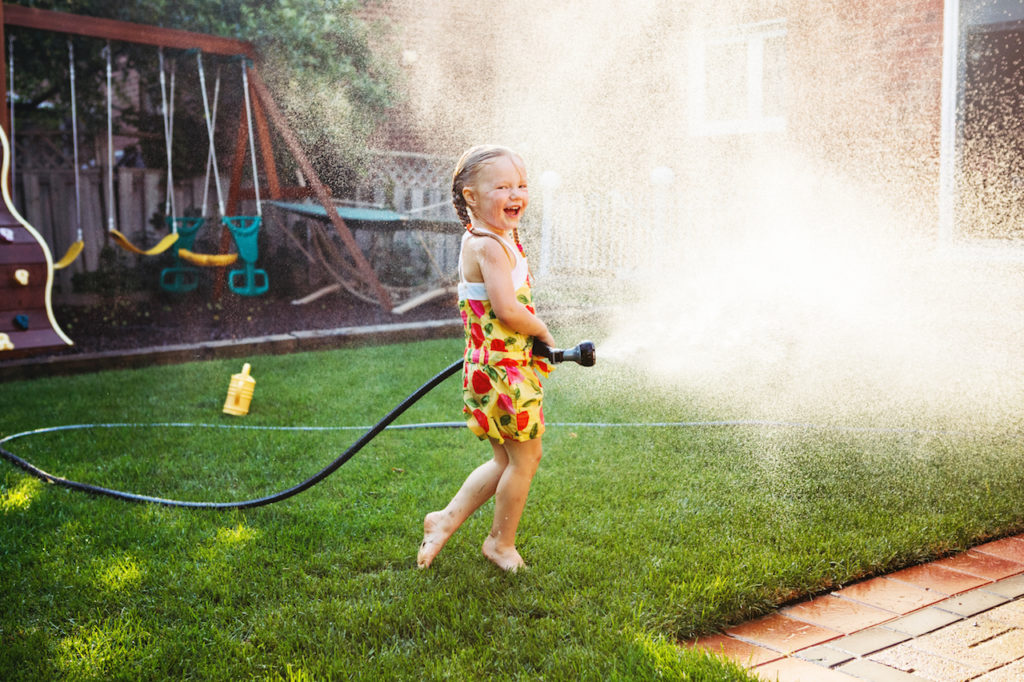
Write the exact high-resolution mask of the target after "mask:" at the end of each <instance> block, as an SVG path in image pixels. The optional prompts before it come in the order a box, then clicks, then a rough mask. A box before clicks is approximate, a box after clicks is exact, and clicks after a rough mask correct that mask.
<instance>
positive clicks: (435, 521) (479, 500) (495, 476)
mask: <svg viewBox="0 0 1024 682" xmlns="http://www.w3.org/2000/svg"><path fill="white" fill-rule="evenodd" d="M507 442H508V441H506V443H507ZM491 448H493V450H494V458H493V459H491V460H490V461H488V462H484V463H483V464H481V465H480V466H478V467H477V468H476V469H474V470H473V472H472V473H471V474H470V475H469V476H468V477H466V481H465V483H463V484H462V487H461V488H459V492H457V493H455V497H453V498H452V501H451V502H449V503H448V506H447V507H445V508H444V509H442V510H441V511H435V512H430V513H429V514H427V516H426V518H425V519H423V543H422V544H420V551H419V555H418V556H417V558H416V563H417V564H418V565H419V567H420V568H427V567H428V566H430V564H431V562H432V561H433V560H434V557H436V556H437V553H438V552H440V551H441V548H442V547H444V543H446V542H448V538H450V537H451V536H452V533H454V532H455V531H456V530H458V528H459V526H461V525H462V522H463V521H465V520H466V519H468V518H469V516H470V514H472V513H473V512H475V511H476V510H477V509H478V508H479V507H480V505H482V504H483V503H484V502H486V501H487V500H489V499H491V496H492V495H494V491H495V489H496V488H497V487H498V481H499V479H500V478H501V474H502V472H503V471H505V468H506V467H507V466H508V462H509V456H508V453H507V452H506V451H505V447H504V446H503V445H502V444H500V443H498V442H497V441H493V440H492V441H491Z"/></svg>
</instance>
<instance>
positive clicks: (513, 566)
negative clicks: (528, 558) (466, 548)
mask: <svg viewBox="0 0 1024 682" xmlns="http://www.w3.org/2000/svg"><path fill="white" fill-rule="evenodd" d="M481 551H482V552H483V555H484V556H485V557H487V558H488V559H490V560H491V561H492V562H493V563H494V564H495V565H497V567H498V568H500V569H501V570H503V571H511V572H512V573H515V572H516V571H518V570H519V569H521V568H524V569H525V568H526V562H525V561H523V557H521V556H519V552H517V551H516V548H515V547H510V548H505V549H503V548H499V547H498V539H497V538H495V537H493V536H490V535H488V536H487V539H486V540H484V546H483V548H482V549H481Z"/></svg>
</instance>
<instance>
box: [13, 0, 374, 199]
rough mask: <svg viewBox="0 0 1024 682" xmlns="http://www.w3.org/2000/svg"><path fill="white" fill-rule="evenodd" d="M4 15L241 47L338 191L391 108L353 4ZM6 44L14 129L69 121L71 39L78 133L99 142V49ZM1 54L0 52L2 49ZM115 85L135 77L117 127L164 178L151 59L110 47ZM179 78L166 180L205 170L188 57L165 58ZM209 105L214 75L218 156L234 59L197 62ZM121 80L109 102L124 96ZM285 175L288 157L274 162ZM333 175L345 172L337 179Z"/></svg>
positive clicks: (24, 1)
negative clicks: (106, 24)
mask: <svg viewBox="0 0 1024 682" xmlns="http://www.w3.org/2000/svg"><path fill="white" fill-rule="evenodd" d="M13 4H16V5H23V6H27V7H35V8H39V9H49V10H56V11H61V12H69V13H73V14H81V15H87V16H95V17H103V18H109V19H117V20H121V21H129V22H135V23H140V24H150V25H155V26H161V27H165V28H176V29H183V30H188V31H196V32H200V33H209V34H213V35H219V36H224V37H230V38H236V39H240V40H247V41H250V42H252V43H253V45H254V46H255V47H256V50H257V52H258V54H259V55H260V62H259V65H258V67H259V69H260V73H261V75H262V76H263V78H264V80H266V81H267V83H268V86H269V87H270V89H271V92H273V93H274V96H275V100H276V101H277V102H278V104H279V105H280V106H281V108H282V109H283V110H284V112H285V114H286V116H287V117H288V120H289V122H290V124H291V127H292V128H293V130H295V132H296V133H297V134H298V136H299V138H300V140H301V141H302V143H303V146H304V148H305V149H306V151H307V153H309V154H310V156H311V158H312V160H313V162H314V165H315V166H316V167H317V169H318V172H320V173H321V175H322V177H324V179H325V180H326V181H328V182H329V183H330V184H332V185H334V186H335V187H336V188H338V187H340V186H344V184H345V183H346V182H348V181H351V179H352V169H355V168H357V167H358V165H359V162H360V160H361V158H362V157H363V153H364V152H365V147H366V144H367V142H366V141H367V139H368V137H369V135H370V134H371V132H372V131H373V129H374V128H375V127H376V125H377V124H378V122H379V121H381V120H382V118H383V117H384V116H386V115H387V112H388V110H389V108H390V107H391V105H392V103H393V98H394V91H393V88H392V87H391V76H390V74H389V72H388V70H387V68H386V67H385V66H384V65H382V64H381V63H380V62H379V61H378V60H377V59H376V58H375V56H374V54H373V52H372V50H371V49H370V45H369V38H370V36H369V28H368V26H367V25H366V23H365V22H363V21H362V20H361V19H360V17H359V13H358V10H359V9H360V8H361V6H362V4H363V3H360V2H357V1H355V0H277V1H275V2H270V1H262V2H252V1H251V0H250V1H246V0H15V2H13ZM7 34H8V36H12V37H13V38H14V45H15V67H16V69H15V89H16V93H17V100H16V102H17V105H16V114H15V115H16V117H17V118H18V119H19V121H21V122H22V123H23V124H27V125H30V126H38V127H50V128H54V127H59V128H62V129H66V128H67V127H68V122H69V117H70V104H71V103H70V93H69V83H68V71H69V70H68V52H67V41H68V40H69V38H70V39H71V40H72V41H73V43H74V49H75V55H76V74H77V98H76V99H77V100H78V101H77V105H78V120H79V125H80V127H81V128H83V129H84V130H86V131H93V132H94V133H99V132H101V131H102V132H105V125H106V108H105V107H106V105H105V100H104V96H105V89H104V82H105V62H104V57H103V55H102V50H103V48H104V46H105V43H104V42H103V41H100V40H94V39H88V38H82V37H77V36H75V37H71V36H67V35H65V34H58V33H52V32H46V31H36V30H29V29H21V28H19V27H14V26H9V27H7ZM6 47H7V46H5V48H6ZM111 50H112V56H113V59H114V61H115V64H117V72H118V74H119V75H123V74H125V73H128V72H131V71H134V72H137V73H138V74H139V75H140V84H141V85H140V87H141V89H142V91H143V92H142V97H141V98H139V99H138V101H139V106H127V105H125V104H124V103H125V102H129V101H133V99H131V98H127V97H120V98H118V102H119V103H120V104H121V108H120V111H119V112H118V114H119V115H118V121H119V123H120V124H122V125H126V126H129V125H130V126H132V127H134V128H135V129H137V130H138V131H140V132H141V133H142V135H141V137H140V140H141V142H140V147H141V149H140V150H139V151H140V156H141V157H142V159H143V160H144V163H145V165H147V166H152V167H161V166H162V165H163V164H164V163H165V161H164V160H163V154H164V148H163V128H162V122H161V119H160V117H161V113H160V112H161V107H160V101H161V96H160V85H159V72H158V69H157V63H158V61H157V50H156V48H153V47H151V46H144V45H134V44H131V43H113V44H112V45H111ZM165 57H166V59H167V63H168V65H169V67H168V68H171V66H173V68H175V69H176V90H175V108H174V112H175V132H174V137H175V167H176V168H175V173H176V175H178V177H183V176H184V175H189V174H195V173H199V172H202V170H201V169H202V168H203V166H204V164H205V159H206V135H205V127H204V126H205V123H204V122H203V118H202V111H203V109H202V100H201V96H200V94H199V93H200V91H199V85H198V76H197V73H196V61H195V57H194V55H191V54H189V53H186V52H182V51H178V50H166V51H165ZM204 65H205V66H206V67H207V70H208V82H207V85H208V88H209V92H210V93H211V95H212V91H213V82H214V79H215V74H216V73H217V71H218V69H219V70H220V72H221V74H222V83H223V86H222V91H221V100H220V104H219V116H218V129H217V140H218V149H220V150H222V151H227V150H228V148H229V147H230V146H231V145H232V143H233V140H234V132H235V130H236V129H237V128H236V126H237V122H238V120H239V119H238V116H239V107H241V106H243V105H242V102H241V84H240V80H241V77H240V67H239V64H238V62H237V60H230V59H225V58H219V57H215V56H213V55H209V56H204ZM124 87H125V83H124V82H123V81H121V80H118V82H116V83H115V92H117V91H118V88H124ZM278 158H279V161H280V162H281V163H282V172H287V171H288V155H287V154H286V153H280V154H278ZM338 169H345V170H342V171H339V170H338Z"/></svg>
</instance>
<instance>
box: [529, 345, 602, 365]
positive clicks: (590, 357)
mask: <svg viewBox="0 0 1024 682" xmlns="http://www.w3.org/2000/svg"><path fill="white" fill-rule="evenodd" d="M533 354H534V355H536V356H538V357H542V358H547V359H548V360H550V361H551V362H552V363H553V364H556V365H557V364H558V363H560V362H564V361H566V360H569V361H571V362H575V363H577V364H579V365H583V366H584V367H593V366H594V363H595V362H596V361H597V356H596V353H595V349H594V342H593V341H581V342H580V343H578V344H577V345H576V346H574V347H572V348H568V349H565V350H563V349H561V348H552V347H551V346H549V345H548V344H546V343H544V342H543V341H541V340H540V339H534V340H533Z"/></svg>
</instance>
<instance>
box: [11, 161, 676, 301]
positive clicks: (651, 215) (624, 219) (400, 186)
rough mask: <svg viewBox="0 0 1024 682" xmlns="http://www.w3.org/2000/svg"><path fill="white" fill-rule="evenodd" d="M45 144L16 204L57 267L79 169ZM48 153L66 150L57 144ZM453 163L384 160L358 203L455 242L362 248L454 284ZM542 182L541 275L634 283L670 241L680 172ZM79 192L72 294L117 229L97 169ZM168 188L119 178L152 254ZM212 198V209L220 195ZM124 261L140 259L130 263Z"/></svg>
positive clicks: (178, 195)
mask: <svg viewBox="0 0 1024 682" xmlns="http://www.w3.org/2000/svg"><path fill="white" fill-rule="evenodd" d="M39 144H40V143H39V142H38V141H36V143H35V144H34V145H33V146H32V147H29V148H25V147H22V146H21V145H19V150H18V154H19V155H18V165H17V166H16V169H15V170H16V174H15V178H14V202H15V206H16V208H17V209H18V210H19V211H20V212H21V213H22V215H23V216H24V217H25V218H26V220H28V221H29V222H30V223H31V224H32V225H33V226H34V227H35V228H36V229H37V230H38V231H39V232H40V233H41V234H42V236H43V238H44V239H45V240H46V242H47V244H48V246H49V247H50V250H51V252H52V253H53V256H54V258H55V259H57V258H60V256H61V255H63V253H64V252H65V251H66V250H67V248H68V247H69V246H70V245H71V244H72V243H73V242H74V241H75V239H76V236H77V235H76V229H75V225H76V203H75V188H74V173H73V171H72V170H71V169H70V168H69V167H68V166H70V164H69V163H65V162H66V161H67V160H66V159H62V158H58V157H59V154H57V155H54V154H51V153H47V154H43V155H39V154H36V155H35V157H34V158H33V157H32V156H31V150H33V149H38V147H39ZM44 147H45V148H46V149H50V148H51V147H53V149H57V148H56V147H55V146H54V145H52V144H45V145H44ZM53 149H51V150H50V151H51V152H52V151H53ZM50 157H53V158H50ZM453 164H454V160H453V159H450V158H445V157H437V156H429V155H426V154H416V153H407V152H377V153H376V154H375V155H374V157H373V159H372V161H371V168H372V171H371V172H370V173H369V175H368V176H367V178H366V180H365V182H363V183H362V185H361V186H360V187H359V188H358V189H357V190H356V193H355V196H354V197H353V198H354V200H355V201H356V202H357V203H362V204H365V205H375V206H380V207H385V208H390V209H392V210H395V211H397V212H399V213H403V214H407V215H410V216H413V217H418V218H424V219H432V220H438V221H451V222H452V230H451V232H450V233H438V232H420V233H413V232H412V231H406V230H400V231H397V232H393V233H391V232H389V233H380V232H374V231H371V230H357V231H356V232H357V234H356V239H357V242H358V243H359V244H360V246H361V247H362V248H363V249H364V250H365V251H367V252H369V251H371V250H372V251H375V252H378V253H380V252H384V253H387V252H388V251H389V250H394V251H395V253H401V254H406V255H408V254H416V253H419V254H420V255H423V254H424V246H425V247H426V251H427V252H429V253H430V256H429V259H430V260H431V261H432V262H431V263H430V266H429V267H430V269H431V270H432V271H434V274H435V275H437V276H439V277H454V276H455V272H456V268H457V263H458V248H459V240H460V238H461V230H460V229H459V226H458V224H457V222H456V218H455V212H454V210H453V209H452V206H451V168H452V166H453ZM539 180H540V181H539V183H535V184H534V192H533V200H534V203H535V205H536V204H538V203H539V206H538V208H539V209H540V210H539V216H538V211H537V210H534V211H531V213H530V214H528V220H530V221H532V225H531V226H532V227H533V228H534V229H536V227H537V226H538V223H539V235H538V234H537V232H535V231H533V230H528V231H526V234H524V235H523V238H524V240H525V241H526V242H527V245H528V248H529V250H530V256H531V263H532V264H533V268H534V269H535V271H536V272H537V274H540V275H555V276H558V275H567V276H580V275H595V276H606V275H609V274H611V275H614V276H618V277H623V276H628V275H629V274H630V273H631V272H634V271H635V270H636V269H637V268H638V267H640V266H641V265H642V264H643V261H644V259H645V257H646V254H649V253H651V250H652V249H657V248H658V241H659V240H660V239H664V238H667V237H669V234H668V232H669V231H668V227H667V222H668V209H669V205H668V202H669V198H668V197H669V192H670V191H671V188H670V186H671V184H672V172H671V171H670V170H669V169H667V168H658V169H655V170H654V171H653V172H652V173H651V183H649V186H648V189H647V191H630V193H629V194H628V195H627V194H626V193H625V192H624V191H616V190H612V191H595V190H592V189H579V188H577V187H575V186H574V182H573V179H572V178H565V179H563V178H561V177H560V176H559V175H558V174H556V173H554V172H551V171H548V172H544V173H541V174H540V176H539ZM80 183H81V192H80V197H81V201H80V208H81V216H82V219H81V225H82V232H83V237H84V241H85V250H84V252H83V255H82V256H81V257H80V258H79V259H78V261H76V262H75V263H74V264H73V265H72V266H71V267H69V268H67V269H65V270H61V271H58V272H57V280H56V281H57V286H58V289H59V290H60V291H63V292H69V291H71V277H72V276H73V274H74V273H76V272H83V271H89V272H91V271H95V270H96V269H97V268H98V267H99V265H100V264H99V252H100V249H101V248H102V246H103V244H104V243H105V233H106V231H107V228H108V227H109V217H108V213H107V206H106V205H107V203H108V202H107V196H108V188H107V187H106V181H105V173H104V172H102V171H101V170H100V169H99V168H96V167H93V168H87V169H84V170H82V171H81V173H80ZM164 183H165V171H164V170H163V169H143V168H118V169H117V170H116V184H115V186H116V188H117V197H116V206H117V215H116V216H115V227H116V228H117V229H119V230H120V231H121V232H123V233H124V234H125V235H127V236H128V237H129V239H131V240H132V241H133V242H134V243H137V244H140V245H147V246H148V245H152V244H154V243H155V242H156V241H158V240H159V238H160V237H161V236H162V235H163V234H165V232H166V230H165V228H163V226H159V227H154V226H153V225H152V224H150V221H151V220H152V217H153V215H154V214H155V213H157V212H161V211H162V210H163V208H164V201H165V185H164ZM202 183H203V179H202V178H195V179H191V180H186V181H181V182H177V183H176V186H175V205H176V206H177V208H178V212H179V213H181V212H183V211H184V210H185V209H187V208H190V207H198V206H199V205H200V204H201V203H202V196H203V192H202V189H203V188H202ZM538 185H539V190H540V191H539V192H538V191H537V188H538ZM210 190H211V201H212V200H213V194H212V192H213V188H212V187H211V188H210ZM538 195H539V196H538ZM538 198H539V200H540V201H539V202H538ZM248 210H252V207H249V209H248ZM288 220H289V221H291V220H292V219H291V218H289V219H288ZM272 233H273V230H271V229H268V230H266V235H267V237H266V239H267V240H268V242H269V240H271V239H273V235H272ZM261 248H262V239H261ZM122 257H124V258H134V257H133V256H130V255H128V254H124V255H123V256H122ZM297 258H301V256H298V255H297Z"/></svg>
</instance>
